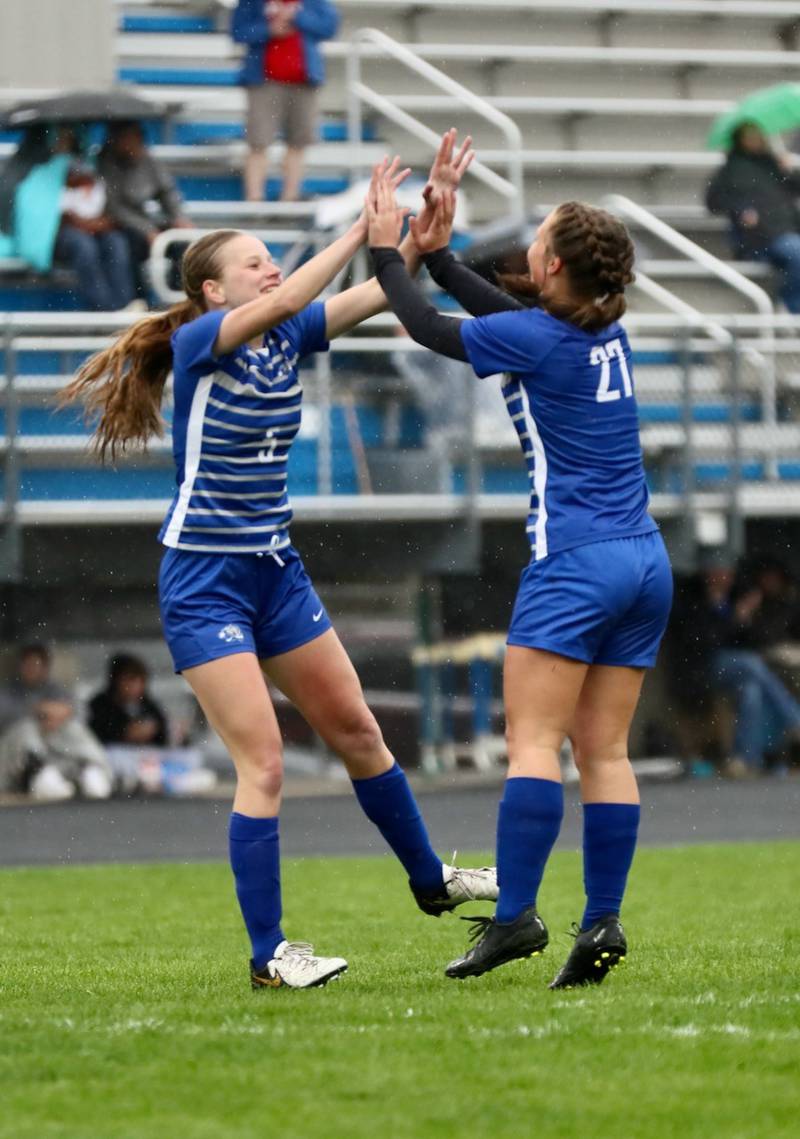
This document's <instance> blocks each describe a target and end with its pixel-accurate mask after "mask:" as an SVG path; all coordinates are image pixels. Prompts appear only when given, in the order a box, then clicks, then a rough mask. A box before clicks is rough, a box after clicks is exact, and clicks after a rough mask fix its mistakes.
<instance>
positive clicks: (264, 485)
mask: <svg viewBox="0 0 800 1139" xmlns="http://www.w3.org/2000/svg"><path fill="white" fill-rule="evenodd" d="M224 316H225V312H224V311H218V312H209V313H205V314H204V315H203V316H200V317H198V318H197V319H196V320H193V321H190V322H189V323H188V324H184V325H182V326H181V327H180V328H178V329H177V330H176V331H175V332H174V333H173V336H172V353H173V376H174V388H175V411H174V415H173V423H172V451H173V455H174V457H175V466H176V481H177V491H176V493H175V497H174V498H173V500H172V504H171V506H170V508H169V511H168V512H167V516H166V518H165V519H164V523H163V525H162V527H161V531H160V533H159V539H160V540H161V541H162V542H163V543H164V545H165V546H172V547H175V548H176V549H179V550H194V551H197V552H204V553H215V554H226V553H237V554H238V553H255V552H261V551H265V550H273V551H275V550H280V549H283V548H284V547H285V546H288V545H289V542H290V539H289V523H290V521H291V518H292V511H291V507H290V505H289V496H288V493H287V485H286V477H287V470H286V468H287V462H288V457H289V449H290V447H291V445H292V441H293V440H294V437H295V436H296V435H297V432H298V430H299V429H300V410H301V402H302V396H303V389H302V385H301V383H300V378H299V376H298V364H299V361H300V360H301V359H302V357H303V356H306V355H308V353H310V352H321V351H324V350H325V349H327V347H328V344H327V341H326V339H325V306H324V305H323V304H321V303H315V304H312V305H309V307H308V308H306V309H304V310H303V312H301V313H299V314H298V315H297V316H295V317H292V318H291V319H290V320H287V321H285V322H284V323H283V324H279V325H278V326H277V327H275V328H273V329H271V330H270V331H269V332H268V333H267V334H266V335H265V336H264V345H263V347H262V348H260V349H258V350H255V349H252V348H250V347H248V346H247V345H243V346H242V347H240V348H237V349H236V350H235V351H233V352H229V353H227V354H226V355H223V356H215V355H214V354H213V348H214V343H215V341H216V339H217V335H218V333H219V327H220V324H221V323H222V320H223V318H224Z"/></svg>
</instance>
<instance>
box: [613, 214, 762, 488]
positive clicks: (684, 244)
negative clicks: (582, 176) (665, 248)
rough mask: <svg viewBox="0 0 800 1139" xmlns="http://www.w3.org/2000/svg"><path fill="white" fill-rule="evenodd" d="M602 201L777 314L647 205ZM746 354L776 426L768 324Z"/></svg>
mask: <svg viewBox="0 0 800 1139" xmlns="http://www.w3.org/2000/svg"><path fill="white" fill-rule="evenodd" d="M603 203H604V204H605V205H607V206H608V207H609V209H612V210H614V211H615V212H616V213H618V214H622V215H623V217H626V218H628V219H629V220H631V221H634V222H636V223H637V225H640V226H642V228H643V229H646V230H647V231H648V232H649V233H652V234H653V236H654V237H658V238H660V240H661V241H663V242H664V243H665V244H667V245H669V246H671V247H672V248H673V249H675V250H677V251H678V252H679V253H682V254H683V255H684V256H685V257H686V258H688V260H690V261H693V262H694V263H695V264H696V265H702V266H703V268H704V269H706V270H707V271H708V272H709V273H711V274H712V275H713V276H714V277H716V278H717V280H719V281H721V282H722V283H723V284H725V285H728V286H729V287H730V288H732V289H733V290H734V291H735V292H737V293H739V295H740V296H744V297H746V298H747V300H749V301H750V302H751V303H752V304H753V305H754V306H755V308H756V310H757V312H758V313H759V315H761V316H762V317H773V316H774V314H775V306H774V305H773V303H772V298H771V297H770V296H769V294H768V293H767V292H765V291H764V289H762V288H761V286H760V285H756V284H755V283H754V282H753V281H750V280H748V278H747V277H745V276H744V275H743V274H742V273H739V272H738V270H736V269H732V268H731V266H730V265H726V264H725V262H724V261H721V260H720V259H719V257H715V256H714V254H713V253H709V252H708V250H707V249H703V248H702V246H700V245H697V243H696V242H694V241H690V239H689V238H688V237H685V236H684V235H683V234H682V233H679V232H678V230H676V229H673V228H672V226H670V225H667V224H666V222H663V221H662V220H661V219H660V218H657V217H656V216H655V215H654V214H651V213H650V211H649V210H646V209H645V208H644V206H640V205H639V204H638V202H633V201H631V199H630V198H626V197H625V195H624V194H607V195H606V196H605V197H604V199H603ZM744 351H745V353H746V355H748V356H749V358H750V359H752V360H755V361H756V363H757V364H758V366H759V367H760V368H761V369H762V370H763V379H764V385H763V388H762V401H761V402H762V415H763V418H764V422H765V423H766V424H770V425H772V426H774V425H775V424H776V423H777V422H778V386H777V376H776V369H775V341H774V336H773V333H772V331H771V330H768V329H767V328H766V323H765V327H764V328H763V329H762V331H761V332H760V335H759V348H758V349H756V348H755V347H754V346H752V345H750V346H748V347H747V348H745V349H744ZM766 462H767V467H768V468H769V471H770V474H771V477H773V478H774V477H775V476H776V474H777V464H776V463H775V460H774V459H773V458H771V457H769V456H768V457H767V460H766Z"/></svg>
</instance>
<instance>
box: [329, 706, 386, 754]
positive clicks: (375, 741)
mask: <svg viewBox="0 0 800 1139" xmlns="http://www.w3.org/2000/svg"><path fill="white" fill-rule="evenodd" d="M333 737H334V739H333V741H332V746H333V747H334V749H335V750H336V751H338V752H339V753H340V754H341V755H343V756H347V757H351V756H352V757H356V756H369V755H373V754H374V753H375V752H376V751H378V750H379V749H380V748H381V747H382V746H383V735H382V734H381V730H380V728H379V727H378V721H377V720H376V719H375V717H374V716H373V714H372V712H370V710H369V708H368V707H367V706H366V704H364V705H362V706H361V707H360V708H353V709H349V710H348V709H344V710H342V712H341V713H340V715H339V717H338V720H337V723H336V724H335V725H334V726H333Z"/></svg>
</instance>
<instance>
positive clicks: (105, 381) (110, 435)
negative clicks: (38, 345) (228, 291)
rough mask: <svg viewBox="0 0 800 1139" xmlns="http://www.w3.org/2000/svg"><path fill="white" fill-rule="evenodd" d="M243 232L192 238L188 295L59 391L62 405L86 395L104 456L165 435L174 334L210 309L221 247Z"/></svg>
mask: <svg viewBox="0 0 800 1139" xmlns="http://www.w3.org/2000/svg"><path fill="white" fill-rule="evenodd" d="M240 235H241V231H240V230H238V229H217V230H214V232H213V233H207V234H206V235H205V236H204V237H201V238H199V239H198V240H197V241H193V242H192V244H191V245H190V246H189V248H188V249H187V250H186V252H185V253H184V255H183V260H182V262H181V283H182V285H183V289H184V292H185V293H186V300H185V301H180V302H179V303H178V304H174V305H172V307H171V308H168V309H167V310H166V311H165V312H160V313H156V314H155V315H153V316H146V317H143V318H142V319H141V320H137V321H136V323H135V324H132V325H131V326H130V328H127V329H126V330H125V331H124V332H121V333H120V334H119V335H118V336H117V338H116V339H115V340H114V342H113V344H110V345H109V347H108V348H104V349H103V350H102V351H101V352H97V353H95V355H94V356H90V357H89V359H88V360H86V362H85V363H84V364H82V365H81V367H80V368H79V369H78V372H77V373H76V375H75V377H74V378H73V379H72V381H71V382H70V383H69V384H67V386H66V387H65V388H64V390H63V391H62V392H61V393H60V395H59V398H58V403H59V406H61V407H63V406H64V405H65V404H68V403H72V402H74V401H76V400H79V399H80V400H83V403H84V408H85V411H86V417H87V419H88V420H89V421H90V422H94V423H95V424H96V426H95V431H94V435H93V436H92V443H91V447H92V450H94V451H95V452H96V453H97V454H98V455H99V456H100V458H101V459H102V460H103V461H105V459H106V457H107V456H108V455H110V457H111V459H112V461H113V460H114V459H116V457H117V456H118V455H119V454H124V453H125V451H127V450H128V447H129V445H130V446H133V447H134V448H136V449H140V450H143V449H144V448H145V446H146V445H147V442H148V440H149V439H150V438H151V437H152V436H153V435H157V436H159V437H161V436H162V435H163V434H164V421H163V419H162V417H161V400H162V397H163V394H164V385H165V383H166V382H167V377H168V376H169V374H170V372H171V370H172V348H171V345H170V340H171V338H172V334H173V332H174V331H175V330H176V329H177V328H180V326H181V325H182V324H187V323H188V322H189V321H190V320H194V319H195V318H196V317H198V316H202V314H203V313H204V312H205V311H206V303H205V297H204V295H203V282H204V281H207V280H209V279H211V280H218V279H219V276H220V273H221V271H222V263H221V258H220V251H221V249H222V247H223V246H224V245H227V244H228V242H229V241H232V240H233V238H235V237H239V236H240Z"/></svg>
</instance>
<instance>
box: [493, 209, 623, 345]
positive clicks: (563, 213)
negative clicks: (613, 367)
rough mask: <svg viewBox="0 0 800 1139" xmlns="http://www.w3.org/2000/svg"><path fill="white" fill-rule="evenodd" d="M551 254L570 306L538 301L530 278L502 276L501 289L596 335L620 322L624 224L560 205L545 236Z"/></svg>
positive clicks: (610, 216) (597, 212)
mask: <svg viewBox="0 0 800 1139" xmlns="http://www.w3.org/2000/svg"><path fill="white" fill-rule="evenodd" d="M547 242H548V245H549V248H550V253H551V254H552V256H554V257H560V258H561V260H562V262H563V264H564V268H565V270H566V273H567V276H568V278H569V284H570V293H571V294H572V297H573V298H574V299H572V300H571V301H569V302H563V301H554V300H550V299H548V298H546V297H541V296H540V294H539V290H538V289H537V288H536V286H535V285H534V284H533V282H532V281H531V279H530V277H524V276H504V277H502V278H501V280H502V282H503V284H504V285H505V286H506V287H507V288H508V289H509V290H510V291H511V292H516V293H519V294H520V295H523V296H536V297H538V298H539V300H540V303H541V305H542V307H543V308H544V309H546V310H547V312H549V313H551V314H552V315H553V316H556V317H558V318H559V319H560V320H567V321H569V322H570V323H571V324H576V325H577V326H578V328H583V329H586V331H587V332H596V331H598V330H599V329H601V328H606V327H607V326H608V325H609V324H613V323H614V321H615V320H619V319H620V318H621V317H622V316H623V314H624V313H625V310H626V308H627V304H626V302H625V286H626V285H630V284H631V282H632V281H633V280H634V273H633V260H634V249H633V242H632V241H631V237H630V234H629V233H628V230H627V229H626V227H625V225H624V224H623V223H622V222H621V221H620V220H619V218H616V217H614V215H613V214H610V213H608V212H607V211H606V210H601V209H597V208H596V207H595V206H588V205H586V203H585V202H563V203H562V204H561V205H560V206H558V207H557V208H556V209H555V210H554V211H553V215H552V222H551V224H550V227H549V229H548V233H547Z"/></svg>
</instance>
